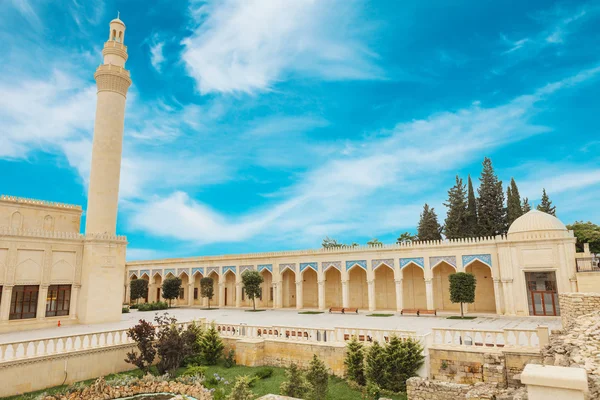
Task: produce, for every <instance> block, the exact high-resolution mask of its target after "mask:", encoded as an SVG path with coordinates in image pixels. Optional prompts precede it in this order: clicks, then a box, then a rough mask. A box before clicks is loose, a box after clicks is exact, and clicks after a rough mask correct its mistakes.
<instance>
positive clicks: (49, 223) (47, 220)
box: [44, 215, 54, 231]
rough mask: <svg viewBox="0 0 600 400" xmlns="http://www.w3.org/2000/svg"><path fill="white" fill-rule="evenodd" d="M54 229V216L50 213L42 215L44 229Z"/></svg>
mask: <svg viewBox="0 0 600 400" xmlns="http://www.w3.org/2000/svg"><path fill="white" fill-rule="evenodd" d="M53 229H54V218H52V216H50V215H46V216H45V217H44V230H45V231H51V230H53Z"/></svg>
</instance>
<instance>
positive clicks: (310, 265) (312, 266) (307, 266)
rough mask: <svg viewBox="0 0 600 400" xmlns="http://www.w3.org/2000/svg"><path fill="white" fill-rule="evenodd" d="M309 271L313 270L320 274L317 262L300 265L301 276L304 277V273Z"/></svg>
mask: <svg viewBox="0 0 600 400" xmlns="http://www.w3.org/2000/svg"><path fill="white" fill-rule="evenodd" d="M307 269H312V270H313V271H315V272H316V273H318V272H319V267H318V264H317V263H316V262H309V263H300V275H304V272H305V271H306V270H307Z"/></svg>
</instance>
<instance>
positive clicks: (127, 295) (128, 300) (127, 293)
mask: <svg viewBox="0 0 600 400" xmlns="http://www.w3.org/2000/svg"><path fill="white" fill-rule="evenodd" d="M129 282H130V281H127V283H129ZM71 289H73V288H71ZM71 293H73V292H72V291H71ZM129 303H131V288H130V286H129V285H128V284H126V285H125V304H129Z"/></svg>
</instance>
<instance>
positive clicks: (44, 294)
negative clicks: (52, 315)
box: [35, 285, 48, 319]
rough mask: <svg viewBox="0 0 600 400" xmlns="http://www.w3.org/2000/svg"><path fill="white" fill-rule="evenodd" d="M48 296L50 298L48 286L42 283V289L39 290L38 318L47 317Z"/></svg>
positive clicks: (36, 313) (36, 315)
mask: <svg viewBox="0 0 600 400" xmlns="http://www.w3.org/2000/svg"><path fill="white" fill-rule="evenodd" d="M47 298H48V286H47V285H40V291H39V292H38V303H37V310H36V312H35V318H36V319H44V318H46V299H47Z"/></svg>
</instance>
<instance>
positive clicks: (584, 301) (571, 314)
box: [558, 288, 600, 329]
mask: <svg viewBox="0 0 600 400" xmlns="http://www.w3.org/2000/svg"><path fill="white" fill-rule="evenodd" d="M598 290H599V291H600V288H598ZM558 301H559V303H560V315H561V319H562V325H563V327H564V328H565V329H567V328H568V327H570V326H571V324H573V321H574V320H575V319H576V318H578V317H580V316H582V315H586V314H590V313H592V312H594V311H597V310H600V293H559V295H558Z"/></svg>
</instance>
